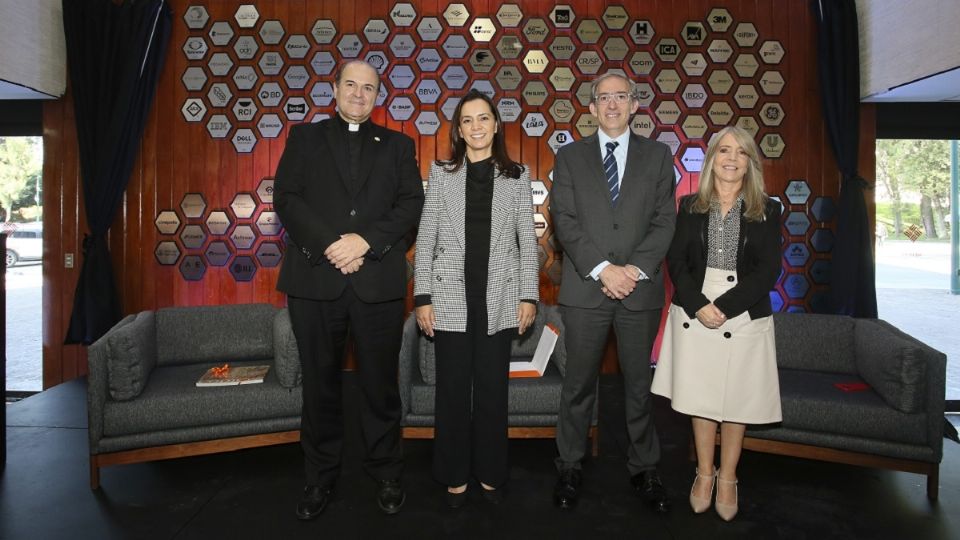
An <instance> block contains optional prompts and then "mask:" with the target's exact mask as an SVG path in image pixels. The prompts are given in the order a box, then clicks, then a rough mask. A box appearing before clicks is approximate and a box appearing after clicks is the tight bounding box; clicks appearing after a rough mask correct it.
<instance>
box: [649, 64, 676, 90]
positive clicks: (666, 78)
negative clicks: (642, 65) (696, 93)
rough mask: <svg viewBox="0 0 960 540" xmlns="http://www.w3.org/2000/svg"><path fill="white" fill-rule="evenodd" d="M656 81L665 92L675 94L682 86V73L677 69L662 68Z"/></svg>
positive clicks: (658, 86)
mask: <svg viewBox="0 0 960 540" xmlns="http://www.w3.org/2000/svg"><path fill="white" fill-rule="evenodd" d="M654 82H656V83H657V88H659V89H660V91H661V92H663V93H664V94H673V93H674V92H676V91H677V88H679V87H680V74H679V73H677V71H676V70H675V69H661V70H660V73H657V77H656V79H654Z"/></svg>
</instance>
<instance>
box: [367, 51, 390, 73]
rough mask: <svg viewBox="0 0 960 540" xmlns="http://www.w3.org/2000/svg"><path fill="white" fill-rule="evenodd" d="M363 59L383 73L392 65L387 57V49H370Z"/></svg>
mask: <svg viewBox="0 0 960 540" xmlns="http://www.w3.org/2000/svg"><path fill="white" fill-rule="evenodd" d="M363 60H364V61H365V62H366V63H368V64H370V65H371V66H373V69H375V70H377V73H378V74H380V75H383V74H384V73H386V72H387V68H388V67H389V66H390V60H388V59H387V53H386V51H369V52H367V54H366V55H365V56H364V57H363Z"/></svg>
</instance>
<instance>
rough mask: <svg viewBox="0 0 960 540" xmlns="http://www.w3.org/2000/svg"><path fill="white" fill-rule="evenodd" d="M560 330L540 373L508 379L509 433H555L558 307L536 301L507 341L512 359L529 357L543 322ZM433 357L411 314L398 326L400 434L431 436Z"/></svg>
mask: <svg viewBox="0 0 960 540" xmlns="http://www.w3.org/2000/svg"><path fill="white" fill-rule="evenodd" d="M547 323H549V324H552V325H553V326H554V327H556V328H557V329H559V330H560V336H561V337H560V339H559V340H557V344H556V347H554V350H553V356H551V358H550V363H549V364H547V369H546V371H545V372H544V374H543V376H542V377H530V378H512V379H510V383H509V387H508V400H509V403H508V410H507V414H508V417H507V425H508V436H509V437H510V438H520V439H525V438H553V437H555V436H556V426H557V412H558V410H559V408H560V389H561V387H562V385H563V375H562V373H563V370H564V367H565V365H566V359H567V353H566V348H565V347H564V344H563V332H564V328H563V321H562V320H561V318H560V311H559V308H558V307H557V306H551V305H545V304H541V305H540V306H538V309H537V318H536V320H535V321H534V325H533V327H532V328H531V329H530V330H529V331H527V332H525V333H524V335H523V336H521V337H519V338H517V339H515V340H514V342H513V346H512V351H511V354H512V359H513V360H529V359H530V358H532V357H533V353H534V351H536V349H537V342H538V341H539V339H540V334H541V333H542V331H543V327H544V325H545V324H547ZM435 366H436V359H435V357H434V351H433V342H432V341H431V340H429V339H427V338H426V337H425V336H424V335H422V334H421V333H420V331H419V329H418V328H417V323H416V318H415V317H414V316H413V315H411V316H410V317H408V318H407V321H406V323H404V327H403V345H402V347H401V349H400V366H399V372H400V381H399V382H400V400H401V403H402V411H403V412H402V420H401V423H402V425H403V436H404V437H405V438H408V439H429V438H433V423H434V399H435V390H436V388H435V385H436V372H435ZM590 438H591V440H592V452H593V454H594V455H596V453H597V452H596V451H597V437H596V410H595V411H594V422H593V426H592V427H591V428H590Z"/></svg>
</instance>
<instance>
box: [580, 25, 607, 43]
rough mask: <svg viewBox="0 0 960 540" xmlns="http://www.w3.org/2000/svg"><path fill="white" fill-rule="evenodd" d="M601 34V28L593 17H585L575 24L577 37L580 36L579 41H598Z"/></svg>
mask: <svg viewBox="0 0 960 540" xmlns="http://www.w3.org/2000/svg"><path fill="white" fill-rule="evenodd" d="M602 35H603V28H602V27H601V26H600V23H599V22H597V21H595V20H593V19H585V20H583V21H580V24H578V25H577V37H578V38H580V43H584V44H587V45H593V44H594V43H597V42H598V41H600V36H602Z"/></svg>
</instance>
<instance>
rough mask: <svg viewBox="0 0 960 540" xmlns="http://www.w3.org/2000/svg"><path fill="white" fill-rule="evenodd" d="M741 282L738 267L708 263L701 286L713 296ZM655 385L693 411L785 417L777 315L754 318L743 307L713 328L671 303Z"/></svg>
mask: <svg viewBox="0 0 960 540" xmlns="http://www.w3.org/2000/svg"><path fill="white" fill-rule="evenodd" d="M736 284H737V273H736V272H731V271H727V270H718V269H716V268H707V272H706V276H705V277H704V280H703V289H702V291H703V294H704V295H705V296H706V297H707V298H709V299H710V301H711V302H712V301H713V300H714V299H716V298H717V297H718V296H720V295H721V294H723V293H724V292H726V291H727V290H728V289H730V288H732V287H733V286H735V285H736ZM651 391H652V392H653V393H654V394H657V395H661V396H664V397H666V398H668V399H670V400H671V406H672V407H673V409H674V410H676V411H677V412H681V413H683V414H688V415H690V416H699V417H702V418H708V419H710V420H714V421H717V422H737V423H743V424H769V423H773V422H779V421H781V420H782V419H783V416H782V413H781V411H780V384H779V380H778V378H777V347H776V342H775V336H774V332H773V317H763V318H760V319H756V320H751V319H750V314H749V313H747V312H744V313H741V314H740V315H738V316H736V317H734V318H733V319H730V320H728V321H727V322H725V323H724V324H723V325H722V326H721V327H720V328H716V329H710V328H707V327H705V326H703V325H702V324H701V323H700V321H699V320H697V318H696V317H694V318H692V319H691V318H689V317H687V314H686V312H685V311H683V308H681V307H680V306H677V305H675V304H671V305H670V312H669V314H668V315H667V324H666V327H665V328H664V333H663V342H662V345H661V348H660V358H659V360H658V361H657V369H656V374H655V375H654V378H653V384H652V387H651Z"/></svg>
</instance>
